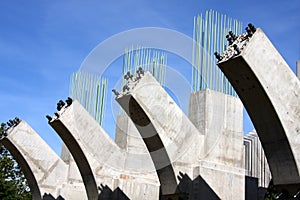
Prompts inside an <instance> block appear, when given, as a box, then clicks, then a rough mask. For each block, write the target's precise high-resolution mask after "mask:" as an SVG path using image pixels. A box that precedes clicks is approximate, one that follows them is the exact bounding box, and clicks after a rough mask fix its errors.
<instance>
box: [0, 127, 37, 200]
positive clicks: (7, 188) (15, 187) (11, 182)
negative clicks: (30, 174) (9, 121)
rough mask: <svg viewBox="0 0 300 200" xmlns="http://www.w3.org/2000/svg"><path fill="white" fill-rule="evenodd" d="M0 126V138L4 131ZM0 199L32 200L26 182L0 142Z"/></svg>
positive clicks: (16, 164)
mask: <svg viewBox="0 0 300 200" xmlns="http://www.w3.org/2000/svg"><path fill="white" fill-rule="evenodd" d="M5 129H6V128H5V125H4V124H1V127H0V133H1V135H0V138H1V136H2V135H3V133H4V131H5ZM0 199H1V200H19V199H20V200H21V199H22V200H23V199H24V200H26V199H32V195H31V192H30V189H29V186H28V183H27V180H26V178H25V176H24V174H23V172H22V170H21V168H20V167H19V165H18V163H17V162H16V161H15V160H14V159H13V157H12V155H11V154H10V152H9V151H8V150H7V149H6V148H5V147H4V146H3V145H2V144H1V140H0Z"/></svg>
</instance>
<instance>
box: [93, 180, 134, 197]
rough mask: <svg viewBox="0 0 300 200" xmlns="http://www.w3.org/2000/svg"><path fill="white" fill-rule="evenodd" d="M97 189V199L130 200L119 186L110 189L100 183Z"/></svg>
mask: <svg viewBox="0 0 300 200" xmlns="http://www.w3.org/2000/svg"><path fill="white" fill-rule="evenodd" d="M98 189H99V192H100V194H99V197H98V200H130V199H129V198H128V197H127V196H126V194H124V192H123V191H122V190H121V189H120V188H119V187H118V188H116V189H115V190H114V191H112V190H111V189H110V188H109V187H108V186H107V185H105V186H104V185H102V184H101V186H99V187H98Z"/></svg>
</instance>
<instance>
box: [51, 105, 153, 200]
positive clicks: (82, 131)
mask: <svg viewBox="0 0 300 200" xmlns="http://www.w3.org/2000/svg"><path fill="white" fill-rule="evenodd" d="M58 115H59V117H57V116H54V117H53V119H52V120H51V121H50V122H49V124H50V126H51V127H52V128H53V129H54V130H55V131H56V132H57V133H58V134H59V136H60V137H61V138H62V140H63V141H64V143H65V145H66V146H67V147H68V149H69V151H70V153H71V154H72V156H73V158H74V160H75V162H76V164H77V166H78V168H79V171H80V173H81V176H82V179H83V182H84V185H85V188H86V192H87V195H88V198H89V199H98V187H97V186H100V185H101V184H103V185H104V184H105V185H108V186H109V187H110V188H112V189H115V188H116V187H120V189H121V190H122V191H123V192H124V193H125V194H126V195H128V197H129V198H130V199H153V200H154V199H157V198H158V195H159V190H158V182H157V180H156V179H157V177H156V176H155V173H154V172H155V168H154V166H153V164H152V162H151V158H150V156H149V155H148V156H142V155H139V154H137V155H132V154H128V153H127V152H126V151H124V150H122V149H120V148H119V147H118V146H117V145H116V143H115V142H114V141H113V140H112V139H111V138H110V137H109V135H108V134H107V133H106V132H105V131H104V130H103V129H102V128H101V126H100V125H99V124H98V123H97V122H96V121H95V119H94V118H93V117H92V116H91V115H90V114H89V113H88V112H87V111H86V110H85V109H84V108H83V107H82V106H81V105H80V103H79V102H77V101H76V100H75V101H73V102H72V104H71V105H69V106H65V107H63V109H62V110H60V111H59V112H58ZM144 183H148V184H144ZM133 185H136V187H134V188H135V189H136V190H135V191H133V190H132V187H133ZM151 185H152V186H151Z"/></svg>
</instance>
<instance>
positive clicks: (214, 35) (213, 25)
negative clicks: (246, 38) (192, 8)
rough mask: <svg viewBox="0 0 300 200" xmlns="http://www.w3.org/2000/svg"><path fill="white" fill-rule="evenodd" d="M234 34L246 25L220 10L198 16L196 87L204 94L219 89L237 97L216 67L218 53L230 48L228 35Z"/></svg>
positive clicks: (195, 36)
mask: <svg viewBox="0 0 300 200" xmlns="http://www.w3.org/2000/svg"><path fill="white" fill-rule="evenodd" d="M229 31H232V32H233V33H234V34H235V35H238V34H241V33H242V23H241V22H239V21H237V20H233V19H232V18H230V17H227V16H226V15H222V14H220V13H218V12H216V11H213V10H209V11H206V13H205V17H203V15H202V14H200V15H199V16H197V17H194V32H193V38H194V41H195V44H194V46H193V55H192V61H193V66H192V88H193V90H194V91H195V92H196V91H200V90H205V89H212V90H216V91H219V92H222V93H225V94H229V95H232V96H237V94H236V93H235V91H234V89H233V88H232V86H231V85H230V83H229V81H228V80H227V78H226V77H225V76H224V74H223V73H222V72H221V70H220V69H219V68H218V67H217V66H216V61H215V59H214V56H213V54H214V52H216V51H218V52H221V53H222V52H224V51H225V50H226V47H227V40H226V35H227V34H228V32H229Z"/></svg>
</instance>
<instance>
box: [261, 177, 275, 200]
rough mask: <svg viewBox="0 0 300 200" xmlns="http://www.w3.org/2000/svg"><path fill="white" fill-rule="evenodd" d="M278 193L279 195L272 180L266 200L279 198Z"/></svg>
mask: <svg viewBox="0 0 300 200" xmlns="http://www.w3.org/2000/svg"><path fill="white" fill-rule="evenodd" d="M277 195H278V191H277V190H276V189H275V187H274V185H273V181H272V180H271V182H270V184H269V187H268V189H267V192H266V195H265V199H264V200H275V199H277Z"/></svg>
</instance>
